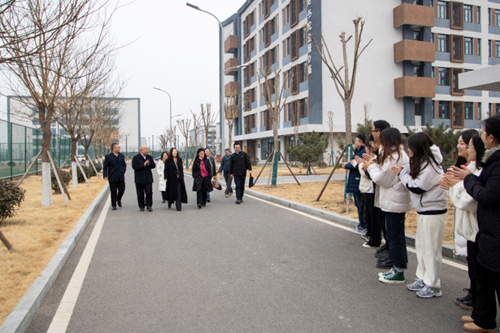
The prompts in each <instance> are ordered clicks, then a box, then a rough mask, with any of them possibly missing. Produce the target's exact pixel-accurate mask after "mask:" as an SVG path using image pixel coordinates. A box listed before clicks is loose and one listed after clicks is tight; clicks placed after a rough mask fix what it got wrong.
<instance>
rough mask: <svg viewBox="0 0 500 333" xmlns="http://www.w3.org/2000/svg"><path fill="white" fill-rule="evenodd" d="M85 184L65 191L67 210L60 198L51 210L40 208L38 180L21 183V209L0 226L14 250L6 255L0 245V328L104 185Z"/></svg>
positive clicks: (56, 196)
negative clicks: (23, 197)
mask: <svg viewBox="0 0 500 333" xmlns="http://www.w3.org/2000/svg"><path fill="white" fill-rule="evenodd" d="M89 182H90V184H91V187H88V185H87V183H82V184H78V188H74V189H73V188H71V187H70V188H68V190H69V192H70V195H71V199H72V200H69V208H67V207H66V205H65V203H64V199H63V197H62V195H61V194H54V195H53V197H52V198H53V204H52V205H51V206H48V207H42V206H41V202H42V178H41V176H30V177H28V178H26V179H25V180H24V181H23V184H22V185H21V187H22V188H23V189H25V190H26V195H25V200H24V201H23V202H22V203H21V208H19V209H18V210H16V215H15V216H14V217H13V218H10V219H7V220H5V221H4V222H3V223H2V224H0V230H1V231H2V232H3V233H4V234H5V236H6V237H7V239H8V240H9V241H10V243H11V244H12V246H14V249H13V250H12V251H10V252H9V251H8V250H7V248H5V247H4V246H3V244H1V243H0V262H2V269H1V270H0V286H2V288H0V325H1V323H3V321H4V320H5V317H7V315H8V314H9V313H10V312H11V311H12V310H13V309H14V307H15V306H16V305H17V303H19V301H20V300H21V297H22V296H23V295H24V294H25V293H26V291H27V290H28V288H29V287H30V286H31V284H32V283H33V281H34V280H35V279H36V278H37V277H38V276H40V273H41V272H42V270H44V269H45V267H46V266H47V263H48V262H49V261H50V260H51V259H52V257H53V256H54V255H55V254H56V252H57V250H58V249H59V247H60V246H61V244H62V242H63V241H64V240H65V239H66V237H67V236H68V235H69V234H70V233H71V232H72V231H73V229H74V227H75V225H76V223H77V222H78V220H79V219H80V217H81V216H82V215H83V213H84V212H85V210H86V209H87V208H88V206H89V205H90V204H91V203H92V201H93V200H94V198H95V197H96V196H97V194H99V192H101V190H102V188H103V187H104V185H105V184H106V182H105V181H104V180H102V179H98V178H97V177H92V178H90V179H89ZM70 186H71V184H70Z"/></svg>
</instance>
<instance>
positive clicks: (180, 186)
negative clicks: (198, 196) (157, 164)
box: [164, 148, 188, 211]
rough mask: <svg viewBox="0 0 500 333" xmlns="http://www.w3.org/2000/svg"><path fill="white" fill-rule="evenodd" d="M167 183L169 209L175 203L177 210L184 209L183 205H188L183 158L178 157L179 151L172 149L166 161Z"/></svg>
mask: <svg viewBox="0 0 500 333" xmlns="http://www.w3.org/2000/svg"><path fill="white" fill-rule="evenodd" d="M164 173H165V181H166V182H167V190H166V199H167V201H168V208H170V207H171V206H172V203H174V202H175V208H176V209H177V210H179V211H180V210H181V209H182V204H183V203H185V204H187V202H188V199H187V192H186V184H185V183H184V170H183V165H182V158H180V157H179V156H178V152H177V149H175V148H171V149H170V152H169V153H168V159H167V160H166V161H165V171H164Z"/></svg>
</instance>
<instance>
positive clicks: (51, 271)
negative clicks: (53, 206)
mask: <svg viewBox="0 0 500 333" xmlns="http://www.w3.org/2000/svg"><path fill="white" fill-rule="evenodd" d="M108 191H109V184H108V183H106V185H105V186H104V188H103V189H102V191H101V192H100V193H99V194H98V195H97V197H96V198H95V199H94V201H93V202H92V203H91V204H90V206H89V207H88V208H87V210H86V211H85V212H84V213H83V215H82V217H81V218H80V220H78V223H77V224H76V227H75V229H73V232H72V233H71V234H69V235H68V237H66V239H65V240H64V242H63V243H62V244H61V246H60V247H59V249H58V250H57V252H56V254H55V255H54V257H53V258H52V260H51V261H50V262H49V263H48V264H47V267H46V268H45V269H44V270H43V271H42V273H41V275H40V276H39V277H38V278H37V279H36V280H35V281H34V282H33V284H32V285H31V287H30V288H29V289H28V291H27V292H26V294H25V295H24V296H23V298H21V301H20V302H19V303H18V304H17V306H16V307H15V309H14V310H13V311H12V312H11V313H10V314H9V315H8V316H7V318H5V321H4V322H3V325H2V326H1V327H0V332H1V333H22V332H26V330H27V329H28V327H29V324H30V322H31V320H32V319H33V317H34V316H35V314H36V312H37V311H38V308H39V307H40V305H41V304H42V302H43V299H44V298H45V296H46V295H47V293H48V292H49V290H50V288H52V285H53V284H54V282H55V280H56V279H57V277H58V275H59V272H60V271H61V269H62V268H63V266H64V264H65V263H66V260H67V259H68V257H69V255H70V254H71V252H72V251H73V249H74V247H75V245H76V243H77V242H78V240H79V239H80V236H81V235H82V233H83V231H84V230H85V228H86V227H87V224H88V222H89V221H90V219H91V217H92V215H93V214H94V212H95V210H96V209H97V207H98V206H99V203H100V202H101V200H102V199H103V198H104V197H105V196H106V195H107V194H108Z"/></svg>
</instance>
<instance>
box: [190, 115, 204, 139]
mask: <svg viewBox="0 0 500 333" xmlns="http://www.w3.org/2000/svg"><path fill="white" fill-rule="evenodd" d="M191 114H192V115H193V126H194V129H193V132H194V145H195V146H198V134H200V131H201V129H202V127H201V125H202V120H201V116H200V115H197V114H194V113H193V110H191Z"/></svg>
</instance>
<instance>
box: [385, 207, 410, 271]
mask: <svg viewBox="0 0 500 333" xmlns="http://www.w3.org/2000/svg"><path fill="white" fill-rule="evenodd" d="M405 216H406V213H390V212H385V227H386V229H387V244H388V246H389V252H390V254H391V258H392V261H394V267H396V268H399V269H406V268H408V252H406V237H405Z"/></svg>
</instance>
